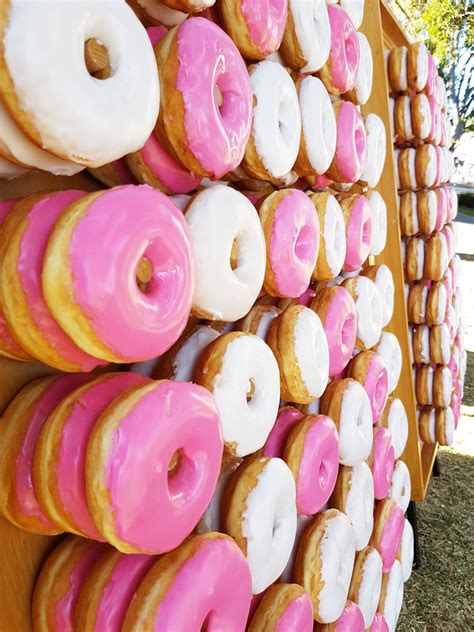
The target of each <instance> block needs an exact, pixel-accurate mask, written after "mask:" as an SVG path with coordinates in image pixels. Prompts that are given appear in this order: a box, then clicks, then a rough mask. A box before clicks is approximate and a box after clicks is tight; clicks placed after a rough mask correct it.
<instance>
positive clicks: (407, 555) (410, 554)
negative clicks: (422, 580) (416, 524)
mask: <svg viewBox="0 0 474 632" xmlns="http://www.w3.org/2000/svg"><path fill="white" fill-rule="evenodd" d="M414 541H415V536H414V534H413V527H412V526H411V524H410V521H409V520H407V519H406V518H405V525H404V527H403V535H402V541H401V543H400V548H399V549H398V554H397V560H398V561H399V562H400V564H401V567H402V575H403V581H404V582H406V581H408V580H409V579H410V577H411V572H412V570H413V558H414V553H415V551H414Z"/></svg>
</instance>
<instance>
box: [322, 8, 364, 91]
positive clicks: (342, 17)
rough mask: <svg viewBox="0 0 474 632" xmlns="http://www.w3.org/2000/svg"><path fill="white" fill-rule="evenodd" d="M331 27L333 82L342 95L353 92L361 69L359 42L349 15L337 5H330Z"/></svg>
mask: <svg viewBox="0 0 474 632" xmlns="http://www.w3.org/2000/svg"><path fill="white" fill-rule="evenodd" d="M328 14H329V24H330V26H331V52H330V53H329V63H330V65H331V80H332V83H333V85H334V87H335V88H337V89H338V90H339V92H340V93H341V94H343V93H345V92H349V90H352V88H353V87H354V84H355V79H356V74H357V69H358V68H359V57H360V52H359V40H358V39H357V32H356V30H355V28H354V25H353V24H352V21H351V20H350V18H349V16H348V15H347V13H346V12H345V11H344V9H342V8H341V7H340V6H338V5H337V4H329V5H328Z"/></svg>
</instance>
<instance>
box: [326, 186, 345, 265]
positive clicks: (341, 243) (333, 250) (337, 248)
mask: <svg viewBox="0 0 474 632" xmlns="http://www.w3.org/2000/svg"><path fill="white" fill-rule="evenodd" d="M321 238H322V239H324V244H325V253H326V263H327V265H328V268H329V270H330V271H331V274H332V275H333V276H334V277H336V276H337V275H338V274H339V272H340V271H341V269H342V265H343V263H344V259H345V258H346V226H345V223H344V215H343V213H342V209H341V206H340V204H339V202H338V201H337V199H336V198H335V197H334V195H331V196H329V197H328V199H327V201H326V208H325V212H324V222H323V225H322V226H321Z"/></svg>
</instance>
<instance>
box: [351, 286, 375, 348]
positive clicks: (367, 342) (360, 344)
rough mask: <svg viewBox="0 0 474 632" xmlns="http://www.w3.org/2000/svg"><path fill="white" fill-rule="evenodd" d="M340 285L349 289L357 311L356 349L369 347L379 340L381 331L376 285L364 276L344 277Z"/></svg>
mask: <svg viewBox="0 0 474 632" xmlns="http://www.w3.org/2000/svg"><path fill="white" fill-rule="evenodd" d="M342 287H343V288H345V289H346V290H348V291H349V293H350V294H351V296H352V298H353V299H354V302H355V306H356V312H357V337H356V345H355V346H356V347H357V348H358V349H370V348H371V347H373V346H374V345H375V344H377V342H378V341H379V340H380V335H381V333H382V305H381V302H380V295H379V293H378V290H377V287H376V285H375V283H374V282H373V281H371V280H370V279H368V278H367V277H365V276H354V277H350V278H348V279H345V280H344V281H343V282H342Z"/></svg>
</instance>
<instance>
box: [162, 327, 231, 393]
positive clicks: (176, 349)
mask: <svg viewBox="0 0 474 632" xmlns="http://www.w3.org/2000/svg"><path fill="white" fill-rule="evenodd" d="M219 335H220V333H219V332H218V331H217V330H216V329H213V328H212V327H209V325H200V326H198V327H195V328H194V329H192V330H191V332H190V333H189V334H188V335H184V336H182V337H181V338H180V339H179V340H178V341H177V342H176V343H175V344H174V345H173V346H172V347H171V349H169V351H167V352H166V354H165V355H164V356H162V357H161V360H160V363H159V365H158V372H157V373H156V374H155V377H157V378H158V377H159V378H164V379H168V380H175V381H176V382H191V381H192V379H193V375H194V369H195V367H196V362H197V361H198V358H199V356H200V355H201V353H202V352H203V351H204V349H205V348H206V347H207V346H208V345H210V344H211V342H212V341H213V340H215V339H216V338H218V337H219Z"/></svg>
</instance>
